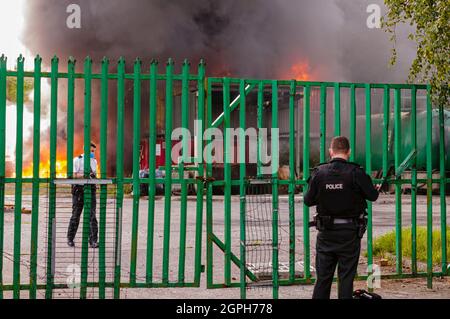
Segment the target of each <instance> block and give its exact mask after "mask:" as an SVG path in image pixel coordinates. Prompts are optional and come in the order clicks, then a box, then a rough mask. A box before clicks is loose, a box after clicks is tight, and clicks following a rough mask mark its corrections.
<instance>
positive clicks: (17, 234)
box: [13, 55, 24, 299]
mask: <svg viewBox="0 0 450 319" xmlns="http://www.w3.org/2000/svg"><path fill="white" fill-rule="evenodd" d="M23 65H24V58H23V57H22V55H20V56H19V58H18V59H17V100H16V105H17V113H16V114H17V115H16V157H15V162H16V186H15V194H14V196H15V197H14V269H13V283H14V299H20V255H21V254H20V250H21V240H20V239H21V235H22V167H23V89H24V87H23V84H24V74H23V72H24V69H23V67H24V66H23Z"/></svg>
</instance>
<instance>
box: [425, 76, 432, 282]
mask: <svg viewBox="0 0 450 319" xmlns="http://www.w3.org/2000/svg"><path fill="white" fill-rule="evenodd" d="M426 111H427V146H426V152H427V287H428V288H430V289H431V288H433V182H432V178H433V153H432V152H433V151H432V143H433V110H432V105H431V86H430V85H427V107H426Z"/></svg>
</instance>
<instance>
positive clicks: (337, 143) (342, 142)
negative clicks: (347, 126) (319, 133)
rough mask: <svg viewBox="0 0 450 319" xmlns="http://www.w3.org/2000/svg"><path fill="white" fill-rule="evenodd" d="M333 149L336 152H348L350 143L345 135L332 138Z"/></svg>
mask: <svg viewBox="0 0 450 319" xmlns="http://www.w3.org/2000/svg"><path fill="white" fill-rule="evenodd" d="M331 149H332V150H333V152H335V153H348V151H349V150H350V143H349V141H348V138H346V137H345V136H336V137H333V139H332V140H331Z"/></svg>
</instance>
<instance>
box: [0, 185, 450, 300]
mask: <svg viewBox="0 0 450 319" xmlns="http://www.w3.org/2000/svg"><path fill="white" fill-rule="evenodd" d="M6 202H7V203H8V202H13V196H10V197H8V198H7V199H6ZM57 202H58V209H57V218H56V225H57V229H56V233H57V239H56V247H57V248H56V264H55V268H56V272H57V276H56V277H57V278H56V281H57V282H58V281H59V282H61V283H63V282H65V281H66V280H67V277H68V276H69V275H70V271H71V268H70V265H78V264H79V262H80V256H81V249H80V241H81V239H80V238H81V235H80V234H81V230H80V231H79V235H78V236H77V239H76V245H77V247H76V248H75V249H69V248H68V247H67V246H66V241H65V233H66V230H67V223H68V220H69V218H70V211H71V208H70V207H71V206H70V205H71V202H70V197H68V194H67V193H64V192H63V191H62V192H61V193H59V195H58V201H57ZM449 202H450V197H447V203H449ZM47 203H48V200H47V198H46V197H44V196H43V197H42V198H41V212H42V213H41V214H40V217H39V247H38V250H39V258H38V278H39V279H38V282H39V283H43V282H44V281H45V271H46V267H45V265H46V247H47V246H46V238H47V234H46V228H47V222H48V220H47V214H46V210H47V208H46V207H47ZM108 203H109V204H108V212H107V244H106V246H107V249H106V259H107V265H106V271H107V275H106V276H107V280H111V279H112V269H113V268H112V267H113V262H114V260H113V257H114V255H113V251H114V220H115V210H114V204H115V203H114V201H113V200H110V201H109V202H108ZM170 203H171V223H170V264H169V265H170V266H169V270H170V271H169V279H170V281H177V279H178V262H179V250H180V249H179V241H180V237H179V236H180V231H179V230H180V213H179V212H180V200H179V197H178V196H173V198H172V200H171V202H170ZM147 204H148V201H147V200H146V199H145V198H142V200H141V201H140V205H139V216H138V220H139V227H138V251H137V256H136V260H137V263H136V265H137V269H136V277H137V282H143V281H145V277H146V261H147V256H146V252H147V236H148V230H147V224H148V218H147V217H148V205H147ZM24 206H25V207H27V206H31V198H30V197H29V196H24ZM410 206H411V199H410V196H409V195H404V196H403V198H402V222H403V225H410V224H411V218H410V214H411V213H410ZM223 207H224V202H223V199H222V198H221V197H219V196H217V197H216V196H215V197H214V200H213V212H214V213H213V214H214V215H213V216H214V220H213V229H214V233H215V234H216V235H217V237H218V238H220V239H222V240H224V210H223ZM261 207H264V205H262V206H261ZM195 208H196V202H195V197H190V198H189V200H188V203H187V209H188V213H187V223H186V229H187V233H186V234H187V237H186V261H185V268H186V269H185V274H186V277H185V280H186V282H190V281H192V280H193V270H194V260H195V231H196V223H195V218H196V209H195ZM295 209H296V227H295V231H296V249H295V251H296V261H298V262H300V263H301V262H303V258H304V248H303V218H302V215H303V211H302V209H303V203H302V197H301V195H297V196H296V201H295ZM231 211H232V212H231V225H232V226H231V227H232V230H231V238H232V240H231V242H232V251H233V253H235V254H236V255H237V256H239V197H238V196H233V198H232V200H231ZM433 211H434V214H433V223H434V227H435V228H437V227H439V221H440V216H439V197H433ZM312 212H313V211H311V215H312ZM279 213H280V232H279V235H280V262H282V263H283V262H287V261H288V260H289V258H288V251H289V214H288V200H287V196H286V195H281V196H280V210H279ZM97 214H98V213H97ZM417 216H418V224H419V225H425V224H426V197H425V196H419V197H418V205H417ZM373 225H374V228H373V233H374V236H378V235H380V234H382V233H385V232H388V231H390V230H392V229H394V227H395V198H394V196H392V195H382V196H380V198H379V200H378V201H377V202H376V203H375V204H374V207H373ZM268 226H269V224H267V223H266V224H265V226H264V227H259V228H258V231H259V233H257V234H256V235H255V236H256V237H258V238H259V237H262V236H266V238H268V239H270V238H271V230H270V228H269V227H268ZM202 227H203V235H202V264H205V259H206V258H205V242H206V235H205V228H206V225H205V219H204V218H203V226H202ZM80 228H81V227H80ZM131 229H132V198H130V197H126V198H125V200H124V207H123V236H122V254H121V261H122V281H124V282H128V280H129V274H130V259H131V254H130V250H131ZM163 230H164V199H163V198H159V199H158V200H157V201H156V202H155V226H154V255H153V256H154V264H153V274H154V275H153V280H154V282H160V281H161V280H162V254H163V236H164V232H163ZM30 231H31V216H30V215H27V214H23V215H22V235H21V253H22V264H21V268H20V270H21V281H22V282H23V283H28V281H29V277H28V273H29V262H28V261H29V253H30ZM315 235H316V230H315V229H311V230H310V238H311V261H312V265H314V245H315ZM13 236H14V214H13V213H12V212H7V213H6V214H5V255H4V276H3V278H4V282H5V283H10V282H12V273H13V262H12V255H13V238H14V237H13ZM267 236H268V237H267ZM256 237H255V238H256ZM365 245H366V241H365V239H364V242H363V247H365ZM255 255H257V254H255ZM252 258H256V259H255V261H259V262H266V261H270V260H271V254H270V251H269V252H266V254H265V255H263V254H262V253H260V254H259V255H258V256H257V257H254V256H253V257H252ZM223 260H224V255H223V253H222V252H221V251H220V250H219V249H217V248H214V282H216V283H221V282H223V276H224V271H223V269H224V262H223ZM360 266H361V267H360V268H361V269H360V272H364V271H365V270H364V269H365V267H366V265H365V263H364V258H361V265H360ZM68 267H69V268H68ZM88 267H89V280H96V279H97V273H98V251H95V250H89V264H88ZM298 267H299V268H298V269H297V270H301V265H299V266H298ZM382 271H383V269H382ZM232 277H233V278H237V279H238V278H239V269H238V268H237V267H234V266H233V268H232ZM205 281H206V275H205V274H203V275H202V278H201V288H195V289H186V288H183V289H134V290H130V289H128V290H123V296H125V297H129V298H134V297H145V298H172V297H177V298H180V297H181V298H191V297H193V298H214V297H219V298H223V297H229V298H238V297H239V291H238V290H237V289H219V290H207V289H205V288H204V287H205ZM424 285H425V284H424ZM419 286H421V285H420V284H419ZM311 289H312V287H311V286H295V287H282V289H281V292H280V296H281V297H285V298H297V297H298V296H303V297H308V296H310V294H311ZM393 289H394V288H393ZM449 289H450V288H449ZM60 293H61V295H60V297H72V296H77V291H76V290H70V291H69V290H67V291H64V292H60ZM251 293H254V294H255V296H260V295H261V294H263V295H264V294H267V293H268V290H267V289H266V290H261V291H259V292H258V291H251ZM445 293H446V292H445V289H444V294H445ZM108 294H109V295H110V294H111V292H110V291H109V292H108ZM22 295H23V297H27V296H28V293H27V292H23V293H22ZM397 295H398V294H397ZM40 296H41V297H42V296H43V295H42V294H40ZM55 296H56V297H58V295H55ZM91 296H96V293H95V292H91ZM261 296H262V295H261ZM431 296H433V295H431ZM267 297H270V293H269V295H267ZM392 297H395V295H394V296H392ZM449 297H450V296H449Z"/></svg>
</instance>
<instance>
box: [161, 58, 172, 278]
mask: <svg viewBox="0 0 450 319" xmlns="http://www.w3.org/2000/svg"><path fill="white" fill-rule="evenodd" d="M172 111H173V61H172V59H169V61H168V62H167V66H166V130H165V131H166V154H165V155H166V163H165V172H166V175H165V183H164V243H163V267H162V268H163V274H162V281H163V284H168V283H169V252H170V217H171V216H170V215H171V211H170V209H171V208H170V207H171V197H172V196H171V195H172V120H173V119H172V115H173V113H172Z"/></svg>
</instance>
